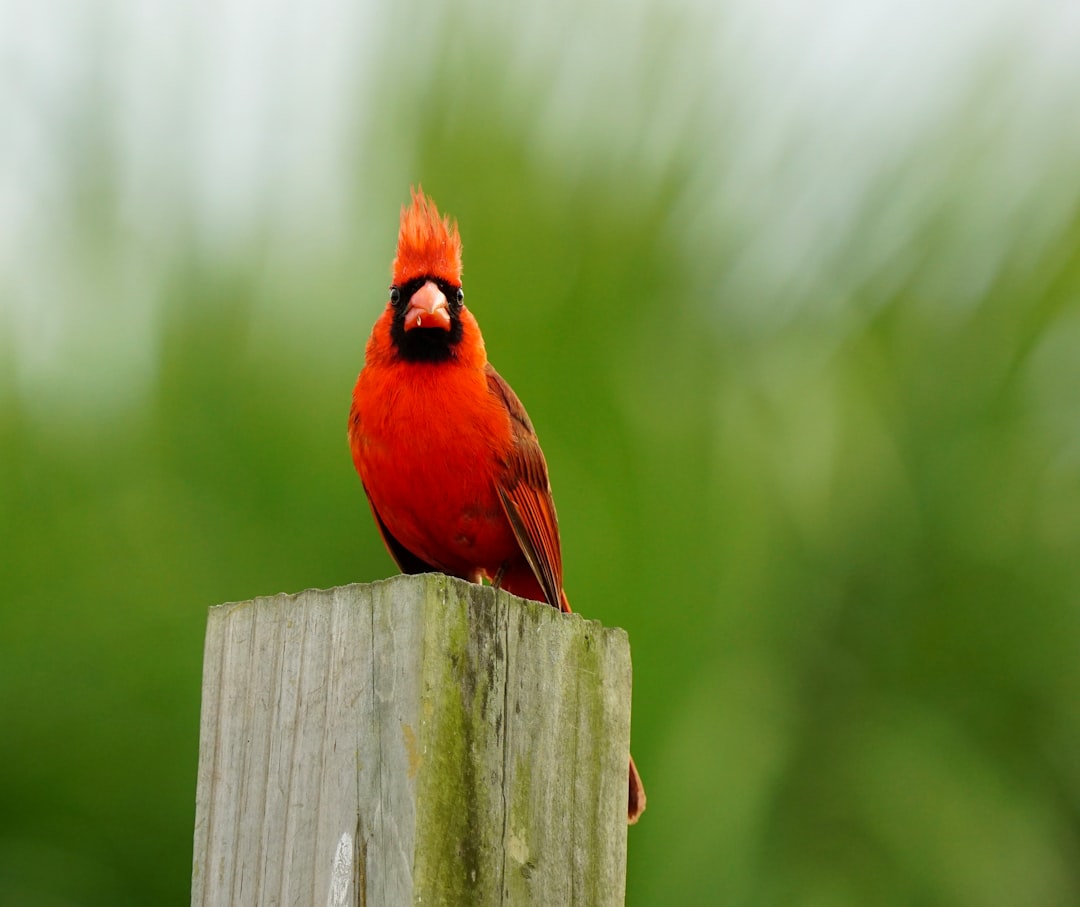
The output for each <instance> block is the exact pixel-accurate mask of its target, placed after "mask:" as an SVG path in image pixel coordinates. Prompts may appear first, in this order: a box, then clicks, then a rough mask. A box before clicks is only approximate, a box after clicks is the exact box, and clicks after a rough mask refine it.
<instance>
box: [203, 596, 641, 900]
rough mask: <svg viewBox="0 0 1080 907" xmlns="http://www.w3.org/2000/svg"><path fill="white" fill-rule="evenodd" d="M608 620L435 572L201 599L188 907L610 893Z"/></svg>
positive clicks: (612, 702)
mask: <svg viewBox="0 0 1080 907" xmlns="http://www.w3.org/2000/svg"><path fill="white" fill-rule="evenodd" d="M629 737H630V651H629V645H628V643H627V638H626V634H625V633H624V632H623V631H622V630H618V629H607V628H604V627H602V626H601V625H600V624H598V623H596V622H595V621H587V620H584V619H583V618H581V617H579V616H577V615H564V614H560V613H559V612H558V611H556V610H555V609H554V608H550V607H548V606H547V605H543V604H539V603H536V602H528V601H524V600H522V599H518V598H515V597H514V596H511V595H507V594H506V593H504V592H500V591H497V590H494V589H492V588H490V587H484V586H479V585H476V584H472V583H466V582H463V581H460V580H456V579H452V578H449V577H445V576H442V575H439V574H429V575H423V576H411V577H404V576H402V577H396V578H394V579H391V580H387V581H384V582H379V583H373V584H370V585H352V586H344V587H340V588H337V589H329V590H325V591H318V590H309V591H307V592H302V593H300V594H298V595H277V596H272V597H267V598H258V599H255V600H254V601H250V602H241V603H239V604H227V605H220V606H217V607H215V608H212V609H211V610H210V616H209V622H208V626H207V635H206V650H205V663H204V670H203V705H202V725H201V739H200V749H199V778H198V794H197V804H196V820H195V852H194V863H193V874H192V904H193V905H217V904H221V905H225V904H228V905H241V904H286V903H288V904H292V903H301V904H318V905H322V904H328V905H330V904H334V905H336V904H364V905H366V907H377V905H394V907H398V905H402V904H410V903H415V904H421V903H422V904H511V903H512V904H570V903H579V904H596V905H608V904H611V905H615V904H622V903H623V900H624V888H625V872H626V765H627V756H628V753H629Z"/></svg>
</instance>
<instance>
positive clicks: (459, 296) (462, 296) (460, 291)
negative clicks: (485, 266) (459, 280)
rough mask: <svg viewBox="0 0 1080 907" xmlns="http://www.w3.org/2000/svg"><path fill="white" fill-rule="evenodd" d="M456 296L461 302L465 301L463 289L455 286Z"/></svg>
mask: <svg viewBox="0 0 1080 907" xmlns="http://www.w3.org/2000/svg"><path fill="white" fill-rule="evenodd" d="M454 295H455V296H456V297H457V301H458V302H459V303H462V302H464V301H465V291H464V290H463V289H461V287H458V288H457V293H455V294H454Z"/></svg>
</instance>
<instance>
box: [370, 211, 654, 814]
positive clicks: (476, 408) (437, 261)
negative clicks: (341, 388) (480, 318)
mask: <svg viewBox="0 0 1080 907" xmlns="http://www.w3.org/2000/svg"><path fill="white" fill-rule="evenodd" d="M349 447H350V448H351V449H352V456H353V463H354V464H355V465H356V471H357V472H358V473H359V474H360V479H361V481H362V482H363V483H364V491H365V492H366V493H367V497H368V502H369V503H370V504H371V512H372V513H373V514H374V516H375V522H376V524H377V525H378V527H379V532H380V533H381V535H382V539H383V542H384V543H385V544H386V547H387V549H388V550H389V552H390V555H391V556H392V557H393V558H394V560H395V561H396V562H397V564H398V566H399V567H400V568H401V570H402V572H404V573H434V572H441V573H447V574H450V575H451V576H458V577H461V578H462V579H467V580H470V581H472V582H477V583H478V582H480V581H481V580H482V579H485V578H486V579H488V580H489V581H490V582H491V583H492V584H493V585H495V586H501V587H502V588H503V589H506V590H507V591H509V592H512V593H514V594H515V595H520V596H522V597H523V598H529V599H533V600H534V601H540V602H547V603H548V604H549V605H552V606H553V607H556V608H560V609H561V610H563V611H569V610H570V603H569V602H568V601H567V600H566V593H565V592H564V591H563V574H562V552H561V549H560V547H559V523H558V520H557V518H556V516H555V503H554V501H553V500H552V498H551V485H550V483H549V482H548V471H547V463H546V462H545V461H544V454H543V452H542V451H541V450H540V443H539V442H538V441H537V438H536V432H535V431H534V430H533V426H532V422H531V421H530V420H529V416H528V414H527V413H526V412H525V407H523V406H522V405H521V401H520V400H518V398H517V395H516V394H515V393H514V392H513V391H512V390H511V389H510V385H509V384H507V383H506V382H505V381H504V380H503V379H502V377H501V376H500V375H499V373H498V372H497V371H495V369H494V368H492V367H491V364H490V363H489V362H488V361H487V353H486V352H485V350H484V338H483V337H482V336H481V335H480V327H479V325H478V324H477V323H476V319H475V318H473V316H472V313H471V312H470V311H469V310H468V309H467V308H465V303H464V294H463V293H462V290H461V238H460V237H459V235H458V229H457V225H456V224H453V223H451V222H450V220H449V219H448V218H443V217H441V216H440V215H439V212H438V211H437V210H436V208H435V205H434V203H433V202H432V201H431V200H430V199H429V198H427V197H426V196H425V195H424V194H423V191H414V192H413V194H412V205H410V206H409V207H408V208H402V210H401V227H400V230H399V232H398V246H397V257H396V258H395V259H394V265H393V284H392V285H391V287H390V299H389V302H388V303H387V305H386V309H385V310H384V311H383V313H382V315H381V316H380V317H379V320H378V321H376V322H375V327H374V329H373V330H372V332H371V337H370V339H369V340H368V343H367V350H366V353H365V362H364V368H363V369H362V370H361V372H360V377H359V378H357V380H356V387H355V388H354V390H353V399H352V409H351V411H350V413H349ZM403 464H408V467H407V468H406V466H404V465H403ZM644 809H645V790H644V788H643V787H642V786H641V779H640V777H639V776H638V773H637V769H636V767H635V766H634V760H633V759H632V758H631V760H630V775H629V797H628V802H627V816H628V820H629V821H630V822H631V823H633V822H636V821H637V820H638V817H639V816H640V815H641V813H642V811H643V810H644Z"/></svg>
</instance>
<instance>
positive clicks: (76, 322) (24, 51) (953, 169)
mask: <svg viewBox="0 0 1080 907" xmlns="http://www.w3.org/2000/svg"><path fill="white" fill-rule="evenodd" d="M432 9H436V10H441V12H435V13H432V12H430V11H424V10H423V6H422V5H420V6H418V8H417V9H412V8H410V7H404V6H399V7H397V8H394V7H393V6H392V5H390V4H378V3H363V2H361V3H355V2H343V0H316V2H304V3H300V2H297V0H215V2H209V0H205V2H159V3H153V4H146V3H136V2H111V3H110V2H87V0H52V2H37V0H0V124H3V129H2V134H0V357H3V358H8V359H11V360H12V362H13V363H14V365H13V367H12V368H10V369H9V368H8V367H7V366H3V368H2V369H0V377H2V378H3V380H4V381H5V382H7V381H8V378H9V376H10V377H12V378H13V379H14V381H13V383H14V387H15V392H16V393H18V394H20V396H22V397H23V398H24V399H25V400H26V401H27V402H29V403H30V404H31V405H32V406H33V405H39V404H40V405H56V403H57V401H58V400H63V401H65V402H66V403H68V404H69V405H72V406H77V407H78V408H86V407H90V408H91V409H101V410H102V411H108V410H113V409H116V410H119V411H123V410H124V409H125V408H126V407H128V406H130V405H132V404H133V403H137V402H138V400H139V399H140V396H141V393H142V389H143V388H145V386H146V385H147V384H148V381H149V379H150V378H151V377H152V376H153V370H154V362H155V357H156V340H155V338H156V337H157V336H158V334H159V331H160V323H159V322H160V317H161V313H162V310H163V303H162V299H161V294H162V289H163V287H162V284H163V277H164V275H166V274H167V273H168V272H169V270H170V268H172V269H175V268H176V267H179V266H181V264H182V260H181V258H180V256H182V255H189V254H190V247H185V245H184V243H183V242H181V239H182V238H187V239H193V241H194V243H195V244H196V247H197V250H198V251H199V252H201V253H202V254H205V255H206V256H207V257H208V258H209V259H210V260H211V261H225V262H228V261H229V260H230V259H232V258H234V257H235V258H242V257H243V256H244V255H245V253H246V252H248V251H249V250H250V249H252V248H253V247H256V246H258V247H259V248H260V249H263V250H265V254H266V258H267V260H268V261H270V262H271V264H270V265H269V266H268V267H269V268H270V273H268V277H267V280H268V282H270V283H272V282H274V281H275V280H279V279H280V280H286V281H287V279H288V274H289V272H290V269H291V268H293V267H297V268H301V267H304V266H308V267H310V266H312V265H314V266H316V267H317V266H318V265H319V263H320V262H324V261H332V260H334V259H335V258H337V257H340V256H348V255H355V254H356V252H355V249H356V247H357V246H358V245H363V237H362V236H361V233H362V231H363V229H364V225H360V226H359V227H358V226H357V224H356V223H355V210H356V199H355V197H353V198H348V197H347V193H345V192H343V188H344V187H348V188H349V191H352V192H355V191H357V189H356V187H357V186H359V190H358V191H359V192H360V193H361V195H362V196H365V197H366V195H367V194H368V193H370V196H371V197H372V198H373V199H374V198H379V199H385V198H396V197H397V196H400V197H401V198H402V199H403V198H404V197H405V192H406V187H407V185H408V184H409V183H410V182H411V181H413V180H414V179H415V175H414V174H413V173H412V171H411V168H410V161H409V157H408V153H409V149H408V142H407V139H408V137H407V136H385V137H380V136H375V137H373V136H372V135H371V134H370V129H371V128H372V123H371V121H372V119H373V110H375V108H376V105H377V103H378V101H379V93H380V92H383V91H385V90H386V86H387V85H388V84H391V82H390V81H388V80H392V81H393V83H394V84H403V85H405V86H406V90H409V86H412V88H414V89H415V88H416V87H417V86H422V85H423V84H424V82H425V80H426V79H428V78H430V76H431V72H432V69H433V67H434V66H435V65H436V64H435V62H434V61H435V60H436V57H437V55H438V52H439V45H440V42H442V41H443V40H444V39H446V38H447V37H448V36H449V40H450V42H451V48H452V49H451V51H450V52H449V54H444V55H443V57H442V59H443V60H444V61H445V60H449V63H447V64H446V65H447V66H448V67H449V68H450V72H451V74H452V73H453V72H455V71H458V69H457V68H459V67H461V66H464V65H466V64H465V63H463V62H461V61H458V60H456V59H455V57H454V52H453V47H454V46H455V41H457V40H459V39H460V38H461V37H462V36H472V37H473V38H479V39H480V41H481V42H482V45H483V44H487V45H489V46H490V47H492V48H493V51H492V52H493V54H494V56H493V59H496V60H506V61H510V67H509V69H508V71H507V75H506V82H505V84H504V85H503V86H500V89H499V92H500V94H499V97H501V98H502V99H503V100H502V102H501V103H502V104H503V105H504V108H505V109H503V110H498V111H493V116H496V117H499V118H500V119H503V120H505V121H506V123H507V124H508V126H513V127H515V128H517V127H520V128H525V129H527V130H534V135H533V138H532V144H533V146H534V147H535V149H536V155H537V165H538V166H540V167H548V166H550V167H551V168H552V170H553V171H556V172H557V173H558V174H559V175H560V178H562V179H565V180H569V181H573V180H575V179H585V178H589V177H590V175H591V174H597V173H607V174H609V175H610V174H611V173H615V174H616V175H618V174H620V173H626V174H634V175H635V179H636V180H638V181H641V182H643V183H647V181H648V179H649V177H650V175H652V176H660V175H662V174H663V173H664V172H665V169H666V168H667V167H669V166H670V165H671V163H672V161H673V160H675V159H676V158H678V157H679V156H681V157H682V158H683V159H684V160H689V161H691V162H692V163H691V166H690V179H689V181H688V183H687V186H686V189H685V191H684V192H683V195H682V197H681V198H680V199H679V200H677V202H676V204H675V205H674V206H673V208H672V209H671V212H670V218H669V221H668V222H667V223H665V224H659V225H658V232H659V233H663V234H665V235H667V236H668V237H670V238H671V239H672V240H673V241H674V242H675V243H677V244H678V245H679V246H680V247H681V248H682V249H684V250H685V254H686V256H687V266H688V268H690V269H691V270H695V269H696V271H697V272H698V275H697V276H698V279H699V280H703V281H705V282H711V283H712V285H714V286H715V287H716V289H717V294H716V299H717V300H718V302H717V305H718V306H719V305H721V304H722V305H724V306H726V307H727V308H726V310H725V311H724V312H723V315H724V317H726V318H733V319H737V320H741V321H744V322H746V323H748V324H751V325H757V326H758V327H759V328H760V329H764V330H768V329H769V326H770V325H772V324H777V323H782V322H783V321H784V320H786V319H787V318H789V317H792V315H793V314H796V313H798V312H800V311H802V310H803V309H805V308H806V307H814V306H816V307H819V308H821V309H822V311H823V313H825V314H826V315H828V314H829V313H830V312H831V313H835V311H842V310H843V307H844V306H845V304H846V293H847V292H848V291H849V290H850V288H851V287H853V286H856V285H857V284H858V282H859V281H860V280H862V279H864V278H865V276H866V275H867V274H870V273H877V272H879V271H880V270H881V269H883V268H885V269H888V268H896V269H897V270H898V272H902V271H903V268H904V263H905V255H907V254H908V253H909V250H910V247H911V240H912V238H913V237H915V236H918V235H919V233H920V232H921V231H923V230H924V229H925V227H926V225H927V223H928V222H929V221H930V220H931V219H933V218H935V217H936V216H937V214H938V211H939V207H940V200H941V199H942V198H943V197H944V196H945V195H946V194H948V195H949V197H951V198H955V197H957V196H958V195H959V196H961V197H963V198H964V199H965V203H964V204H963V205H960V206H955V205H954V206H952V210H954V211H956V212H958V215H957V218H958V219H957V218H954V219H955V220H956V222H951V223H949V224H947V229H945V230H944V231H943V232H942V233H941V234H940V247H939V248H938V249H937V250H936V254H937V255H938V256H939V260H938V261H937V262H936V267H937V272H936V273H937V275H938V277H937V280H938V284H937V285H936V286H931V287H929V289H928V292H929V293H930V295H933V294H934V293H940V294H941V295H942V296H943V297H947V298H948V300H949V301H950V304H954V305H955V304H957V303H959V304H961V305H964V304H973V303H974V302H977V300H978V298H979V294H980V292H981V289H982V288H983V287H984V286H985V285H986V283H987V282H989V281H990V280H992V279H993V277H994V274H995V272H996V268H997V264H998V261H999V259H1000V256H1001V255H1002V253H1003V252H1004V250H1005V249H1012V250H1013V251H1014V252H1015V250H1016V248H1017V246H1018V245H1019V246H1020V247H1021V248H1022V249H1023V248H1028V249H1030V251H1031V253H1032V254H1035V253H1036V252H1037V251H1038V249H1039V248H1041V244H1042V243H1043V242H1044V241H1045V239H1046V238H1047V237H1048V236H1053V235H1055V234H1056V233H1059V232H1060V229H1061V227H1062V224H1063V223H1065V222H1066V221H1067V219H1068V218H1070V217H1072V216H1074V210H1075V204H1076V200H1077V198H1078V197H1080V166H1077V163H1078V162H1080V116H1078V115H1077V112H1078V111H1080V4H1075V3H1069V2H1064V0H1063V2H1051V0H1041V2H1020V0H980V2H960V0H951V2H944V3H942V2H933V0H874V2H858V0H824V2H818V3H814V4H805V3H800V2H795V0H727V2H724V3H716V2H714V0H676V2H674V3H666V4H663V5H660V4H655V5H654V4H650V3H646V2H643V0H633V2H631V3H621V2H614V0H611V2H603V0H600V2H590V3H585V4H578V3H569V2H568V3H555V4H551V5H541V4H534V5H531V6H530V7H527V8H523V9H521V10H520V11H512V10H511V9H510V8H509V7H493V6H492V5H489V4H486V3H474V4H463V5H460V6H455V7H454V10H455V12H454V18H453V25H452V27H451V26H450V25H448V24H447V22H448V20H447V18H446V16H447V13H446V8H442V7H439V8H436V7H432ZM388 61H393V64H394V65H393V66H390V65H388ZM522 98H527V99H528V105H529V106H528V107H527V109H525V110H522V109H520V107H521V103H520V101H521V99H522ZM537 99H539V103H536V101H537ZM373 142H378V143H380V147H381V143H383V142H385V143H387V144H388V145H389V146H390V147H392V148H395V149H397V152H398V154H397V157H396V164H394V165H391V166H396V167H397V172H393V171H392V170H388V169H387V165H386V164H385V163H383V164H381V166H380V169H379V171H378V172H377V173H371V174H365V175H364V176H362V177H360V178H358V177H357V168H358V162H359V166H360V167H361V168H362V166H363V149H364V148H365V147H371V146H372V143H373ZM388 157H389V158H390V159H393V157H392V156H388ZM102 180H105V181H106V183H107V185H106V186H105V187H104V189H102V187H101V185H100V183H101V181H102ZM395 185H398V186H400V187H401V189H400V191H398V192H396V193H395V192H394V190H393V187H394V186H395ZM102 191H105V192H112V193H115V198H116V199H117V210H116V211H115V212H113V219H114V224H115V233H114V235H112V236H104V237H91V239H90V242H89V243H88V240H87V237H86V235H85V232H86V231H85V225H83V226H82V229H80V224H81V221H80V216H81V215H80V212H81V211H83V210H84V209H85V207H86V206H87V205H88V204H89V203H92V201H93V200H94V198H95V197H97V196H95V193H99V192H102ZM361 201H363V199H361ZM358 230H359V231H360V232H359V233H358ZM732 235H736V236H737V237H738V252H737V254H736V256H735V258H734V261H735V266H734V267H733V268H728V269H727V270H726V271H725V272H724V273H720V274H715V275H712V274H710V268H711V263H710V249H712V248H715V244H716V242H718V237H720V236H728V237H730V236H732ZM868 237H869V240H870V241H867V238H868ZM856 239H859V240H860V242H859V244H858V245H859V250H860V252H859V254H858V255H857V256H853V255H850V254H849V252H850V249H851V247H852V245H853V244H854V241H855V240H856ZM384 245H385V244H384ZM384 253H385V249H384V248H383V246H379V247H378V248H377V249H375V250H373V261H375V262H380V263H381V261H382V258H383V257H385V254H384ZM379 267H382V265H381V264H379ZM380 274H381V271H380ZM267 295H268V297H270V296H272V295H273V294H272V293H268V294H267ZM719 300H724V302H723V303H721V302H719ZM266 305H267V307H268V308H267V313H266V314H267V317H268V318H269V319H270V320H274V319H280V318H284V319H286V320H288V319H289V318H296V317H297V313H292V314H290V313H289V312H287V311H283V310H282V308H281V306H280V305H279V306H278V307H277V308H276V309H275V308H274V303H273V302H272V301H268V302H267V303H266ZM13 354H14V355H13ZM102 361H107V362H108V364H109V367H108V368H104V369H102V368H97V367H96V366H97V364H98V363H100V362H102ZM0 365H2V361H0ZM3 394H4V392H3V391H0V402H2V400H3ZM35 401H38V402H37V403H36V402H35Z"/></svg>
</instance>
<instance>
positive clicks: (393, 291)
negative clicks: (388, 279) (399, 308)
mask: <svg viewBox="0 0 1080 907" xmlns="http://www.w3.org/2000/svg"><path fill="white" fill-rule="evenodd" d="M399 302H401V290H399V289H398V288H397V287H390V304H391V305H397V304H398V303H399Z"/></svg>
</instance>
